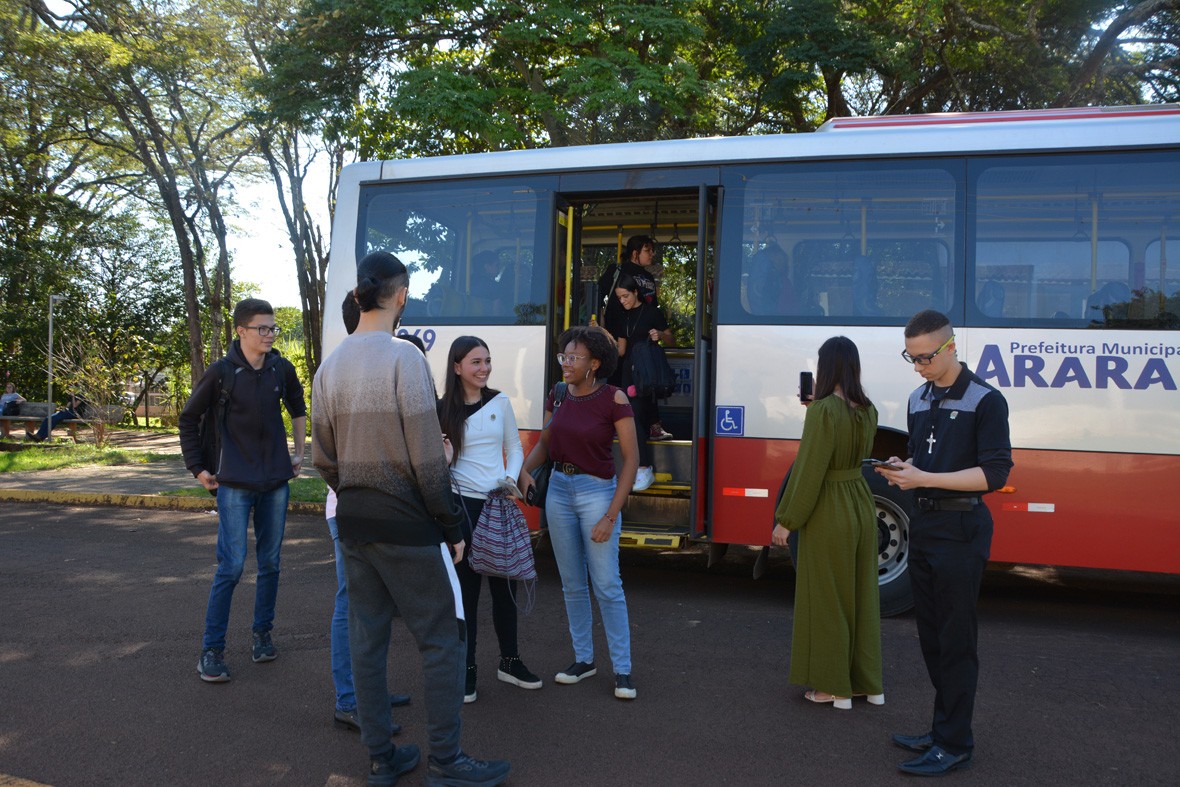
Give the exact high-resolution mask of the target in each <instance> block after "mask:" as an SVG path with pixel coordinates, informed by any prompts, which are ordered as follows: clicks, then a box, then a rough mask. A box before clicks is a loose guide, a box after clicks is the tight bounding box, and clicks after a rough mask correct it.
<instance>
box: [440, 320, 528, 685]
mask: <svg viewBox="0 0 1180 787" xmlns="http://www.w3.org/2000/svg"><path fill="white" fill-rule="evenodd" d="M491 372H492V356H491V352H490V350H489V349H488V346H487V344H486V343H485V342H484V340H483V339H480V338H479V337H477V336H460V337H459V338H458V339H455V341H454V342H452V343H451V351H450V353H448V354H447V370H446V377H445V383H444V387H443V398H442V401H440V402H439V403H438V418H439V423H440V425H441V427H442V433H443V435H445V436H446V437H447V439H448V440H449V441H450V443H451V450H452V451H453V456H452V459H451V490H452V491H453V492H454V493H455V498H456V500H457V501H458V502H459V503H461V504H462V506H463V509H464V510H465V511H466V512H467V519H466V521H465V522H464V523H463V537H464V538H465V539H466V541H467V543H468V544H470V543H471V532H472V528H474V526H475V523H476V522H478V521H479V515H480V514H481V513H482V512H483V507H484V504H485V503H486V502H487V499H488V496H489V495H494V494H501V495H502V494H505V490H506V489H508V488H509V483H508V482H510V481H511V480H512V479H513V478H515V477H516V476H517V474H519V473H520V466H521V463H522V462H523V461H524V451H523V450H521V447H520V432H519V431H518V430H517V428H516V416H515V414H514V413H513V412H512V402H510V401H509V400H508V397H507V396H505V395H504V394H502V393H500V392H499V391H497V390H495V389H493V388H489V387H488V376H489V375H490V374H491ZM469 554H470V551H468V552H467V553H466V554H464V556H463V560H462V561H460V562H459V563H458V564H457V565H456V566H455V571H456V573H457V574H458V575H459V587H460V589H461V590H462V592H463V617H464V619H465V620H466V622H467V682H466V684H465V687H464V690H463V701H464V702H475V700H476V698H477V697H478V694H477V692H476V686H475V680H476V664H475V642H476V640H475V637H476V633H477V632H476V621H477V619H478V618H479V589H480V585H481V584H482V583H483V576H482V575H481V574H477V573H476V572H475V571H473V570H472V569H471V565H470V564H469V563H468V555H469ZM488 590H489V591H491V594H492V627H493V628H494V629H495V630H496V638H497V639H498V640H499V641H500V667H499V669H497V670H496V677H497V678H498V679H500V680H502V681H504V682H505V683H511V684H512V685H514V686H519V687H520V688H522V689H539V688H541V679H540V678H538V677H537V676H536V675H534V674H533V673H532V672H530V671H529V669H528V667H526V666H525V665H524V662H523V661H521V660H520V652H519V651H518V649H517V643H516V623H517V615H516V600H515V599H516V582H515V581H510V580H507V579H504V578H502V577H491V576H490V577H488Z"/></svg>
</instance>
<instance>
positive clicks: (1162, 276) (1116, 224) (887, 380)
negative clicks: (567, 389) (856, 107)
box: [324, 105, 1180, 613]
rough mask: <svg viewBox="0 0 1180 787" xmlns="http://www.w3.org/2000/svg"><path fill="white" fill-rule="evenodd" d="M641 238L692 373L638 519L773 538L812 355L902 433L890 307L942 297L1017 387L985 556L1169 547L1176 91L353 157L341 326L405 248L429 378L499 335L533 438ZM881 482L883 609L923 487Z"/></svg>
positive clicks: (1176, 568) (506, 371)
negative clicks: (468, 342)
mask: <svg viewBox="0 0 1180 787" xmlns="http://www.w3.org/2000/svg"><path fill="white" fill-rule="evenodd" d="M634 234H648V235H652V236H654V237H655V238H656V239H657V241H658V244H659V249H658V261H659V262H658V264H659V270H660V302H661V305H662V306H663V307H664V309H665V311H666V312H667V313H668V317H669V321H670V322H671V323H672V325H673V328H674V332H675V335H676V337H677V340H678V341H677V343H678V345H679V349H677V350H675V351H671V352H670V356H671V357H672V361H673V365H674V367H675V368H676V369H677V372H678V374H679V375H680V377H681V385H680V386H679V388H678V389H677V391H676V393H675V395H674V396H673V397H672V398H671V399H669V400H667V401H665V402H663V403H662V406H661V409H662V418H663V424H664V427H665V428H666V429H668V430H669V431H670V432H672V433H673V436H674V438H675V439H673V440H670V441H666V442H661V443H657V444H655V446H654V448H655V452H656V453H655V457H656V471H657V479H658V482H657V484H656V485H654V486H653V487H652V488H651V489H649V490H647V491H645V492H643V493H640V494H635V495H632V496H631V498H630V502H629V504H628V506H627V508H626V509H625V510H624V515H623V518H624V534H623V543H624V544H630V545H637V546H655V547H662V548H676V547H679V546H681V545H683V544H686V543H690V542H705V543H708V544H709V545H710V548H711V550H712V551H713V553H714V554H717V553H720V552H721V551H723V550H724V549H725V548H726V546H727V545H729V544H743V545H766V544H768V542H769V535H770V529H771V524H772V514H773V510H774V507H775V503H776V499H777V497H778V495H779V492H780V490H781V489H782V486H783V483H784V478H785V476H786V474H787V473H788V471H789V469H790V467H791V462H792V460H793V458H794V456H795V453H796V450H797V447H798V443H799V438H800V435H801V432H802V427H803V416H804V409H803V408H802V407H801V406H800V404H799V401H798V398H797V388H798V379H799V373H800V372H801V371H806V370H811V371H814V368H815V363H816V354H817V350H818V348H819V345H820V344H821V343H822V342H823V341H824V340H825V339H826V338H828V337H829V336H833V335H836V334H843V335H846V336H848V337H850V338H852V339H853V340H854V341H855V342H856V343H857V345H858V346H859V348H860V353H861V359H862V362H863V366H864V370H863V381H864V384H865V387H866V389H867V390H868V393H869V395H870V396H871V397H872V399H873V400H874V402H875V403H876V405H877V407H878V410H879V412H880V431H879V434H878V436H877V446H876V448H875V450H874V455H875V456H878V457H885V456H889V455H890V454H898V455H904V446H905V434H904V432H905V427H906V400H907V396H908V394H909V392H910V391H911V390H912V389H914V388H915V387H916V386H917V385H918V384H919V383H920V382H921V380H920V378H919V377H918V376H917V375H915V374H914V373H913V370H912V367H911V366H909V365H907V364H906V363H905V362H904V361H903V360H902V358H901V356H900V351H901V349H902V347H903V340H902V326H904V324H905V323H906V321H907V320H908V318H909V317H910V316H911V315H912V314H914V313H915V312H917V311H919V310H921V309H925V308H934V309H938V310H941V311H943V312H946V313H947V314H949V315H950V317H951V320H952V322H953V324H954V326H955V330H956V336H957V345H958V348H959V353H960V358H961V359H962V360H964V361H965V362H966V363H967V364H968V365H969V366H970V368H972V369H973V370H974V371H975V372H976V373H977V374H979V375H980V376H981V377H982V378H983V379H985V380H987V381H989V382H990V383H991V384H992V385H994V386H996V387H997V388H999V389H1000V390H1001V391H1003V393H1004V395H1005V396H1006V397H1007V399H1008V402H1009V406H1010V408H1011V429H1012V443H1013V448H1014V458H1015V462H1016V466H1015V469H1014V471H1013V473H1012V475H1011V478H1010V481H1009V483H1010V485H1011V486H1012V487H1015V492H1013V493H1010V494H1006V495H993V496H992V498H991V499H990V505H991V508H992V511H993V513H994V515H995V520H996V529H995V538H994V542H993V546H992V559H993V560H994V561H1000V562H1014V563H1030V564H1044V565H1059V566H1083V567H1098V568H1108V569H1123V570H1133V571H1147V572H1168V573H1178V572H1180V394H1178V393H1177V388H1176V386H1177V381H1178V380H1180V106H1175V105H1162V106H1142V107H1123V108H1085V109H1068V110H1049V111H1023V112H997V113H984V114H956V115H930V116H914V117H874V118H846V119H838V120H833V121H830V122H828V123H826V124H825V125H824V126H823V127H822V128H821V129H819V130H818V131H816V132H815V133H810V134H793V135H779V136H759V137H736V138H721V139H691V140H677V141H666V142H645V143H632V144H618V145H602V146H590V147H575V148H553V149H546V150H530V151H513V152H504V153H489V154H478V155H464V156H451V157H438V158H429V159H418V160H409V161H385V162H371V163H359V164H354V165H351V166H349V167H347V168H345V170H344V171H343V173H342V176H341V180H340V186H339V192H338V201H337V207H336V214H335V224H334V226H333V234H332V257H331V259H332V263H331V269H330V271H329V276H328V288H327V293H326V302H327V303H328V304H329V308H328V310H327V311H328V314H327V315H326V318H325V321H324V322H325V326H326V327H325V336H324V348H325V350H326V351H330V350H331V349H332V348H333V347H334V346H335V345H336V343H337V342H338V341H339V340H340V338H341V337H342V335H343V327H342V324H341V321H340V317H339V315H338V314H336V313H335V311H336V310H335V307H334V305H335V304H338V303H340V301H341V300H342V299H343V297H344V295H345V293H346V292H347V290H348V289H350V288H351V287H352V286H354V284H355V276H354V274H355V266H356V261H357V260H358V259H359V258H360V257H362V256H363V255H364V254H365V253H367V252H369V251H373V250H377V249H385V250H388V251H391V252H393V253H394V254H396V255H397V256H398V257H399V258H400V259H401V260H402V261H403V262H405V263H406V264H407V265H408V266H409V268H410V271H411V283H410V300H409V304H408V307H407V309H406V314H405V318H404V320H403V323H402V326H403V327H402V330H403V331H407V332H412V333H417V334H419V335H421V336H422V337H423V339H424V340H425V342H426V345H427V347H428V348H429V349H430V352H429V355H428V357H429V358H430V360H431V365H432V367H433V369H434V373H435V375H436V376H437V377H438V379H439V380H440V382H441V375H442V372H443V368H442V367H443V364H444V358H445V353H446V350H447V348H448V347H449V346H450V343H451V341H452V340H453V339H454V338H455V337H456V336H459V335H462V334H475V335H478V336H481V337H482V338H484V339H485V340H486V341H487V342H488V344H489V345H490V347H491V349H492V357H493V364H494V370H495V371H494V376H493V378H492V380H493V384H494V385H495V386H496V387H498V388H500V389H501V390H503V391H504V392H505V393H507V394H508V395H509V396H510V397H511V399H512V402H513V405H514V407H515V411H516V417H517V420H518V422H519V424H520V427H521V429H522V437H523V438H524V440H525V443H526V450H527V445H529V444H531V443H532V441H533V440H535V439H536V435H537V433H538V430H539V429H540V427H541V422H542V403H543V401H544V397H545V394H546V392H547V391H548V389H549V387H550V386H551V385H552V384H553V382H554V381H555V380H557V379H558V377H559V369H558V366H557V364H556V361H555V360H554V355H555V353H556V352H557V350H558V349H559V348H556V347H555V346H554V342H555V339H556V336H557V335H558V334H559V333H560V331H561V330H562V329H563V328H565V327H566V326H568V325H570V324H577V323H585V322H587V321H588V319H589V315H590V314H592V313H593V312H594V311H596V309H597V306H598V304H599V302H600V298H601V297H602V295H603V294H602V293H599V292H597V290H596V280H597V278H598V276H599V274H600V273H601V271H602V270H603V268H604V267H605V265H607V264H608V263H609V262H611V261H613V260H615V259H617V257H618V253H619V249H620V247H621V246H622V244H623V243H625V241H626V239H627V237H629V236H630V235H634ZM1169 247H1170V248H1171V251H1172V257H1173V263H1172V265H1171V266H1169V265H1168V250H1169ZM868 478H869V479H870V483H871V485H872V487H873V490H874V493H875V494H876V497H877V502H878V522H879V531H880V576H881V587H882V608H883V611H885V612H886V613H891V612H895V611H898V610H900V609H903V608H905V607H907V606H908V604H909V583H908V579H907V578H906V576H905V573H906V557H907V551H908V541H907V528H908V521H909V511H910V503H909V499H908V498H907V496H906V495H905V494H904V493H900V492H898V491H896V490H891V489H890V488H888V487H887V486H885V485H884V484H883V483H882V482H881V481H880V479H879V478H878V477H877V476H876V475H873V474H871V473H870V474H869V475H868ZM534 524H535V522H534Z"/></svg>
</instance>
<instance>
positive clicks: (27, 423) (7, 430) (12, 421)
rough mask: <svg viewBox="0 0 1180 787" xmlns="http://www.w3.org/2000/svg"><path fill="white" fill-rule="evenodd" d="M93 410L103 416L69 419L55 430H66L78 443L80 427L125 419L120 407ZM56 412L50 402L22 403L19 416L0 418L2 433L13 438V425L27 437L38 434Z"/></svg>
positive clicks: (95, 407) (0, 430)
mask: <svg viewBox="0 0 1180 787" xmlns="http://www.w3.org/2000/svg"><path fill="white" fill-rule="evenodd" d="M91 409H92V410H94V411H96V412H99V413H101V415H98V416H94V417H90V418H67V419H66V420H64V421H62V422H61V423H59V424H58V425H57V426H56V427H55V428H57V429H62V428H64V429H66V430H67V431H68V432H69V433H70V437H71V439H73V441H74V442H75V443H76V442H78V428H79V427H87V428H89V427H92V426H94V424H95V423H96V422H100V421H101V422H105V423H118V422H119V420H121V419H122V417H123V408H122V407H120V406H118V405H111V406H108V407H98V406H92V407H91ZM56 410H57V408H55V407H50V405H49V403H48V402H22V403H21V405H20V412H19V413H18V414H17V415H3V416H0V432H2V433H3V434H4V438H5V439H9V438H11V436H12V434H11V432H12V427H13V425H16V426H18V427H23V428H24V430H25V434H26V435H28V434H30V433H33V432H36V431H37V429H38V428H39V427H40V426H41V422H42V421H44V420H45V418H46V416H48V415H49V414H50V413H51V412H56Z"/></svg>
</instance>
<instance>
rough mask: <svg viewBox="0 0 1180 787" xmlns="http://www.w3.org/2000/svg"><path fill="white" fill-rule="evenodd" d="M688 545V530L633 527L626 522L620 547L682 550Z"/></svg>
mask: <svg viewBox="0 0 1180 787" xmlns="http://www.w3.org/2000/svg"><path fill="white" fill-rule="evenodd" d="M687 543H688V530H687V529H684V530H680V529H674V528H666V527H650V526H643V525H633V524H630V523H628V522H627V521H625V520H624V522H623V531H622V533H620V534H619V546H621V547H630V548H632V549H635V548H638V549H680V548H681V547H683V546H685V545H686V544H687Z"/></svg>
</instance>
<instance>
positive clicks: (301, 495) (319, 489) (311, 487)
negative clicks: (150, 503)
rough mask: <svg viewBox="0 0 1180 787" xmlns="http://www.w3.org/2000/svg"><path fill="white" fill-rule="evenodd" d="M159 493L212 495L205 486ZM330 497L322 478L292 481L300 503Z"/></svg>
mask: <svg viewBox="0 0 1180 787" xmlns="http://www.w3.org/2000/svg"><path fill="white" fill-rule="evenodd" d="M159 494H165V495H174V496H176V497H210V495H209V493H208V492H207V491H206V490H205V487H203V486H193V487H186V488H185V489H177V490H174V491H171V492H160V493H159ZM327 497H328V485H327V484H325V483H324V479H322V478H296V479H293V480H292V481H291V500H292V501H295V502H299V503H322V502H324V501H325V500H326V499H327Z"/></svg>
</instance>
